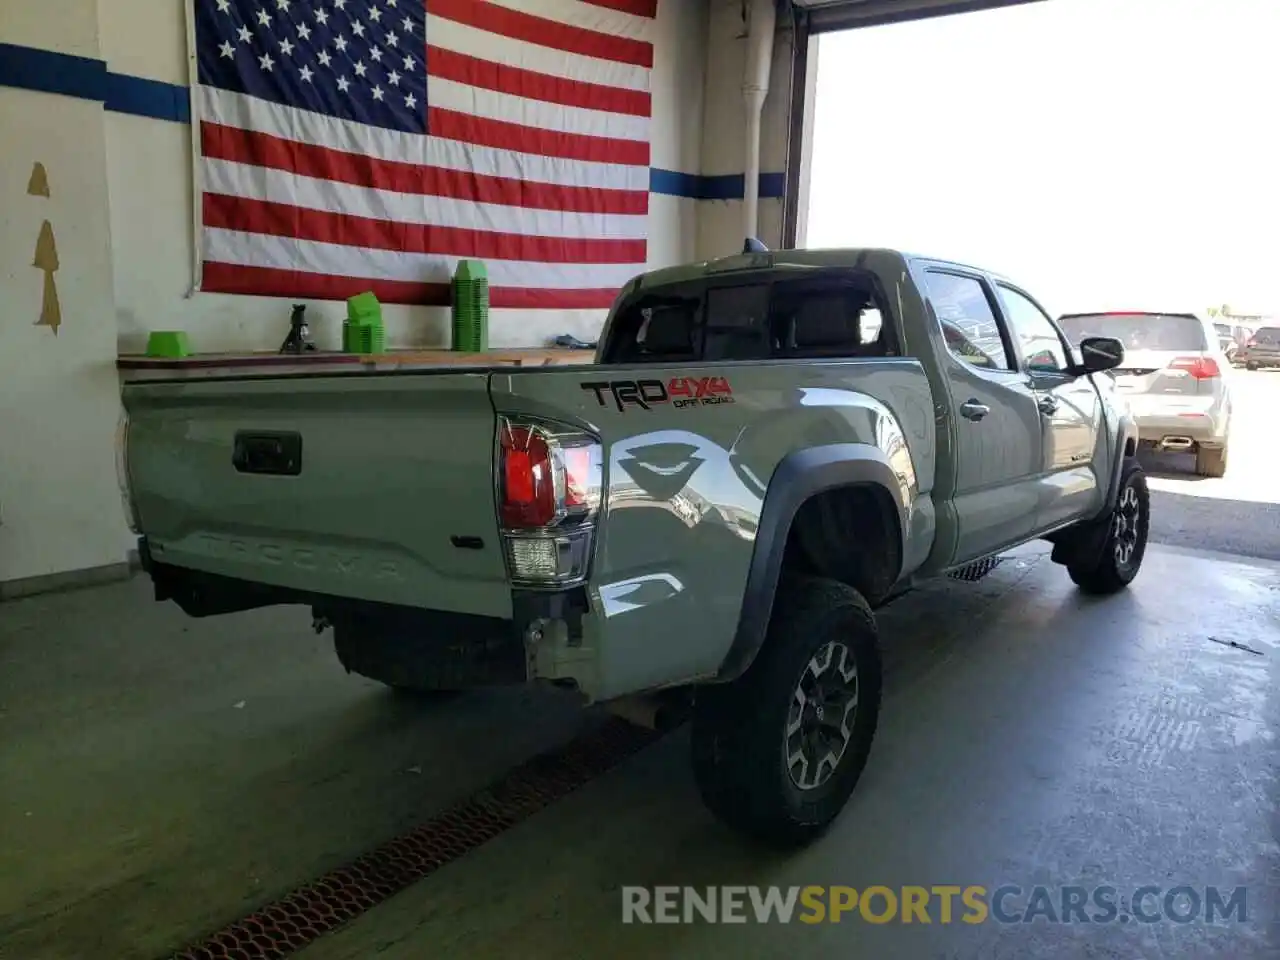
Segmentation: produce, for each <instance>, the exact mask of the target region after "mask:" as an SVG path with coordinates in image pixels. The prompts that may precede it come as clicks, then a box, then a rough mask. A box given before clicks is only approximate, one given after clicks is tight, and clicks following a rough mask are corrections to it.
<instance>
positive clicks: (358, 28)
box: [351, 20, 364, 37]
mask: <svg viewBox="0 0 1280 960" xmlns="http://www.w3.org/2000/svg"><path fill="white" fill-rule="evenodd" d="M351 32H352V33H354V34H355V35H356V36H357V37H363V36H364V24H363V23H361V22H360V21H359V20H356V21H353V22H352V24H351Z"/></svg>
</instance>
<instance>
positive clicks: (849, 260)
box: [631, 247, 1012, 290]
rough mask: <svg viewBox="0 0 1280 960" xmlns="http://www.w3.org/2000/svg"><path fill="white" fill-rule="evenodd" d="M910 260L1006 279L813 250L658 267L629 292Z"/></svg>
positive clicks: (879, 252) (875, 250)
mask: <svg viewBox="0 0 1280 960" xmlns="http://www.w3.org/2000/svg"><path fill="white" fill-rule="evenodd" d="M913 260H923V261H928V262H929V263H933V264H939V265H943V266H952V267H959V268H961V269H965V270H976V271H978V272H980V273H985V274H987V275H989V276H993V277H997V278H998V279H1001V280H1006V279H1007V278H1006V277H1003V276H1000V275H999V274H997V273H994V272H993V271H991V270H987V269H985V268H982V267H976V266H973V265H972V264H963V263H958V262H956V261H952V260H946V259H943V258H941V257H929V256H924V255H922V254H918V253H910V252H907V251H904V250H893V249H889V248H887V247H831V248H824V249H816V250H765V251H760V252H755V253H738V254H734V255H732V256H728V257H718V258H716V259H714V260H703V261H699V262H696V263H684V264H680V265H678V266H673V267H660V268H658V269H657V270H651V271H649V272H648V273H644V274H641V275H640V276H639V277H637V278H636V279H635V280H633V281H632V284H633V286H632V287H631V290H635V289H638V288H639V287H653V286H663V285H665V284H668V283H679V282H682V281H687V280H697V279H699V278H702V277H707V276H712V275H715V274H721V273H732V272H735V271H738V270H763V269H769V268H770V267H784V268H785V267H796V268H801V269H804V268H809V269H815V270H818V269H823V268H830V267H865V266H869V265H870V264H869V261H871V262H875V261H878V262H879V265H881V266H886V265H905V264H906V263H907V262H909V261H913ZM1010 282H1012V281H1010Z"/></svg>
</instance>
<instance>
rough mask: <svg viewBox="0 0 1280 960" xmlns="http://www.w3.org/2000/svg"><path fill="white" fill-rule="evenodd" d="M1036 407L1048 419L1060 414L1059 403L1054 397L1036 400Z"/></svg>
mask: <svg viewBox="0 0 1280 960" xmlns="http://www.w3.org/2000/svg"><path fill="white" fill-rule="evenodd" d="M1036 406H1037V407H1039V408H1040V412H1041V413H1043V414H1044V415H1045V416H1046V417H1051V416H1053V415H1054V414H1055V413H1057V412H1058V401H1057V400H1055V399H1053V397H1040V398H1039V399H1037V400H1036Z"/></svg>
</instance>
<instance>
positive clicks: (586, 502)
mask: <svg viewBox="0 0 1280 960" xmlns="http://www.w3.org/2000/svg"><path fill="white" fill-rule="evenodd" d="M591 454H592V448H591V447H568V448H566V449H565V451H564V503H565V506H567V507H570V508H573V507H587V506H591V501H592V493H593V486H594V484H595V478H594V477H593V476H592V456H591Z"/></svg>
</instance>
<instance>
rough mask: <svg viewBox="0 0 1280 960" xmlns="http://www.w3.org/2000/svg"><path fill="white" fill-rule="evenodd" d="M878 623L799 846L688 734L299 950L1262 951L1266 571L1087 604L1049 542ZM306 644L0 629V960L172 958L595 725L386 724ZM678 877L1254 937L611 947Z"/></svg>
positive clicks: (141, 604) (883, 934) (285, 628)
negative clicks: (756, 839) (907, 892)
mask: <svg viewBox="0 0 1280 960" xmlns="http://www.w3.org/2000/svg"><path fill="white" fill-rule="evenodd" d="M882 625H883V626H882V629H883V634H884V637H885V641H886V643H885V645H886V648H887V657H888V675H887V681H886V682H887V699H886V703H885V712H884V715H883V719H882V726H881V733H880V735H879V737H878V739H877V742H876V746H875V749H874V751H873V753H872V758H871V762H870V765H869V767H868V770H867V773H866V775H865V777H864V779H863V781H862V784H861V785H860V787H859V790H858V791H857V793H856V794H855V797H854V800H853V802H852V803H851V804H850V807H849V809H848V810H847V811H846V813H845V815H844V816H843V817H842V819H841V820H840V821H839V822H838V823H837V825H836V827H835V829H834V830H833V832H832V833H831V835H830V836H829V837H827V838H826V839H825V841H823V842H822V843H820V844H818V845H817V846H815V847H813V848H811V849H809V850H808V851H805V852H802V853H799V854H795V855H792V856H790V857H782V856H779V855H776V854H770V853H765V852H762V851H760V850H757V849H752V848H749V847H746V846H744V845H743V844H741V843H740V842H739V841H738V840H737V839H736V838H735V837H733V836H732V835H730V834H728V833H727V832H725V831H724V830H723V829H721V828H720V827H719V826H718V825H717V824H715V823H714V822H713V821H711V819H710V818H709V816H708V815H707V814H706V813H705V812H704V811H703V809H702V807H701V806H700V805H699V803H698V800H697V797H696V795H695V791H694V787H693V784H692V781H691V777H690V774H689V772H688V769H687V765H686V752H687V733H686V732H684V731H677V732H675V733H673V734H670V735H668V736H667V737H665V738H663V739H662V740H660V741H658V742H657V743H656V744H655V745H653V746H650V747H649V748H647V749H645V750H643V751H642V752H640V753H639V754H637V755H636V756H633V757H632V758H631V759H629V760H627V761H626V762H625V763H624V764H623V765H622V766H621V767H619V768H617V769H615V770H614V771H612V772H610V773H607V774H605V775H604V776H602V777H600V778H599V779H596V780H594V781H593V782H591V783H589V784H587V785H586V786H585V787H583V788H581V789H580V790H578V791H577V792H576V793H573V794H572V795H570V796H569V797H567V798H566V799H564V800H562V801H560V802H558V803H556V804H554V805H552V806H551V807H549V808H548V809H546V810H544V811H543V812H541V813H539V814H537V815H535V816H534V817H532V818H531V819H529V820H527V821H525V822H524V823H522V824H520V825H518V826H516V827H514V828H513V829H511V830H510V831H508V832H506V833H504V834H502V835H501V836H498V837H497V838H496V839H494V840H492V841H490V842H489V843H488V844H486V845H484V846H482V847H480V848H479V849H477V850H475V851H473V852H471V853H470V854H467V855H465V856H464V857H462V858H461V859H459V860H457V861H455V862H453V863H451V864H448V865H446V866H445V867H443V868H442V869H440V870H438V871H437V872H435V873H434V874H432V875H430V876H428V877H427V878H425V879H424V880H422V881H421V882H419V883H417V884H415V885H414V886H412V887H410V888H409V889H408V890H406V891H404V892H402V893H400V894H399V895H397V896H395V897H393V898H392V899H390V900H389V901H387V902H385V903H383V904H381V905H380V906H376V907H374V908H373V909H372V910H370V911H369V912H367V913H365V914H364V915H363V916H361V917H359V918H357V919H355V920H354V921H353V922H351V923H350V924H348V925H347V926H345V927H344V928H342V929H340V930H339V931H337V932H336V933H332V934H329V935H327V936H325V937H323V938H321V939H320V940H318V941H316V942H315V943H314V944H312V945H311V946H309V947H307V948H305V949H304V950H303V951H302V952H301V953H299V954H297V956H299V957H302V958H304V960H321V958H324V960H336V958H353V960H354V958H366V957H370V956H374V955H376V956H379V957H383V958H386V960H409V958H415V960H416V958H420V957H423V956H427V955H430V956H433V957H468V958H471V957H495V958H497V957H502V958H506V957H511V956H519V957H522V958H534V957H563V956H582V957H590V956H605V955H616V956H627V957H631V956H634V957H643V956H662V957H670V956H681V957H685V956H687V957H691V958H693V957H697V958H702V957H706V956H725V957H739V956H756V957H772V956H780V955H795V954H796V953H797V952H799V954H800V955H802V956H810V955H813V956H817V955H824V956H825V955H831V956H835V955H839V956H843V957H863V956H865V957H882V956H894V957H951V958H962V957H963V958H968V957H973V958H979V957H981V958H990V957H1004V956H1008V957H1027V956H1037V957H1043V956H1055V957H1056V956H1061V957H1072V958H1075V957H1125V958H1129V957H1136V956H1143V957H1153V956H1173V955H1177V956H1179V957H1188V956H1229V957H1233V958H1246V957H1262V956H1276V955H1277V953H1276V951H1277V950H1278V949H1280V924H1277V923H1276V920H1277V918H1280V912H1277V906H1278V904H1277V891H1278V890H1280V846H1277V842H1276V838H1277V833H1276V831H1277V826H1278V825H1280V820H1278V819H1277V802H1278V801H1280V785H1278V783H1277V774H1278V773H1280V741H1278V740H1277V738H1276V734H1277V732H1280V696H1277V690H1280V686H1278V685H1277V680H1278V679H1280V678H1278V677H1277V661H1280V564H1276V563H1272V562H1268V561H1261V560H1254V561H1249V563H1248V565H1245V564H1243V563H1237V562H1229V561H1224V560H1223V559H1222V558H1221V557H1219V556H1208V555H1199V554H1195V553H1191V552H1187V551H1185V550H1180V549H1171V548H1165V547H1156V546H1153V547H1152V549H1151V551H1150V552H1149V554H1148V559H1147V565H1146V567H1145V568H1144V570H1143V572H1142V575H1141V577H1140V579H1139V581H1138V582H1137V583H1136V584H1135V585H1134V588H1133V589H1132V590H1131V591H1130V592H1128V593H1126V594H1123V595H1120V596H1117V597H1114V598H1110V599H1107V600H1104V601H1090V600H1087V599H1085V598H1082V597H1081V596H1080V595H1078V594H1077V593H1076V592H1075V590H1074V589H1073V588H1072V587H1071V585H1070V583H1069V581H1068V580H1067V578H1066V576H1065V574H1064V572H1063V571H1062V570H1061V569H1060V568H1058V567H1056V566H1054V565H1053V564H1051V563H1050V562H1049V561H1048V558H1047V556H1045V554H1044V551H1043V549H1042V548H1041V547H1040V546H1038V545H1037V546H1032V547H1027V548H1024V549H1022V550H1020V551H1018V552H1016V553H1015V554H1014V555H1013V557H1012V558H1011V559H1009V560H1007V561H1006V562H1005V563H1004V564H1003V565H1001V566H1000V567H998V568H997V569H996V570H995V572H993V573H992V574H991V575H990V576H988V577H987V578H986V579H985V580H983V581H981V582H980V583H977V584H962V583H954V582H947V583H942V584H939V585H936V586H932V587H930V588H928V589H926V590H923V591H920V592H917V593H916V594H913V595H910V596H908V597H905V598H903V599H902V600H900V601H898V602H897V603H895V604H894V605H892V606H891V607H889V608H888V609H886V610H885V611H883V614H882ZM308 626H309V621H308V618H307V616H306V614H305V612H304V611H301V610H289V609H278V610H268V611H258V612H254V613H249V614H241V615H236V616H231V617H225V618H221V619H213V620H206V621H191V620H187V619H185V618H184V617H182V615H181V614H180V613H179V612H178V611H177V610H176V608H173V607H172V606H170V605H157V604H153V603H151V602H150V599H149V595H148V591H147V585H146V583H145V582H144V581H143V580H135V581H133V582H131V583H127V584H120V585H115V586H111V587H104V588H97V589H93V590H85V591H81V592H78V593H71V594H64V595H60V596H49V597H43V598H33V599H30V600H25V601H21V602H16V603H12V604H7V605H5V606H3V607H0V784H3V788H2V789H0V838H3V839H2V842H0V956H2V957H4V958H5V960H10V958H21V960H26V958H39V960H55V958H84V957H103V958H106V957H110V958H117V957H118V958H133V957H138V958H149V957H158V956H163V955H165V954H166V953H167V952H169V951H173V950H176V949H178V948H181V947H182V946H184V945H185V944H187V943H189V942H191V941H195V940H199V939H201V938H203V937H204V936H206V935H207V934H209V933H211V932H212V931H214V930H216V929H218V928H220V927H221V926H223V925H224V924H226V923H228V922H231V921H233V920H236V919H237V918H239V917H241V916H242V915H244V914H245V913H247V912H249V911H250V910H252V909H253V908H255V907H257V906H259V905H261V904H262V903H265V902H267V901H269V900H272V899H273V898H276V897H279V896H281V895H282V894H284V893H286V892H287V891H289V890H290V889H292V888H294V887H296V886H298V885H299V884H302V883H304V882H306V881H309V880H311V879H313V878H314V877H316V876H317V875H319V874H321V873H323V872H324V871H325V870H327V869H329V868H332V867H334V866H336V865H339V864H341V863H344V862H346V861H348V860H350V859H351V858H352V857H354V856H356V855H357V854H359V853H361V852H363V851H365V850H368V849H369V848H371V847H373V846H375V845H377V844H378V843H380V842H382V841H384V840H386V839H387V838H389V837H392V836H395V835H397V834H399V833H401V832H403V831H405V830H406V829H408V828H409V827H411V826H413V825H414V824H417V823H420V822H422V821H424V820H427V819H429V818H430V817H431V816H432V815H433V814H435V813H436V812H438V811H440V810H441V809H443V808H444V807H445V806H447V805H448V804H450V803H452V802H454V801H456V800H458V799H460V798H462V797H465V796H467V795H468V794H470V793H472V792H474V791H475V790H477V789H478V788H480V787H481V786H483V785H484V784H486V783H488V782H490V781H492V780H493V779H494V778H495V777H498V776H500V775H501V774H502V772H503V771H505V770H507V769H508V768H510V767H511V766H513V765H514V764H516V763H518V762H519V761H520V760H522V759H524V758H526V757H529V756H531V755H532V754H534V753H536V752H538V751H539V750H542V749H544V748H548V747H553V746H555V745H557V744H560V743H563V742H565V741H567V740H570V739H572V738H573V737H574V736H575V735H576V734H578V733H579V732H581V731H582V730H584V729H586V728H588V727H590V726H591V725H592V723H593V722H594V721H593V718H592V717H591V716H588V715H583V714H582V713H580V712H579V711H577V710H576V708H575V707H574V705H573V704H572V703H571V702H569V701H567V700H565V699H563V698H560V697H558V696H551V695H543V694H536V695H535V694H533V693H529V692H524V691H513V692H500V693H492V694H484V695H481V694H477V695H472V696H467V697H464V698H462V699H460V700H457V701H455V702H452V703H446V704H436V705H433V706H431V705H422V704H414V703H404V702H400V701H398V700H397V699H396V698H395V697H393V696H391V695H389V694H388V693H386V692H384V691H383V690H382V689H381V688H379V687H377V686H375V685H372V684H369V683H367V682H365V681H363V680H360V679H357V678H353V677H348V676H347V675H345V674H344V673H343V672H342V670H341V669H340V668H339V667H338V665H337V663H336V661H335V660H334V659H333V657H332V655H331V652H330V650H329V647H328V641H327V638H324V637H317V636H315V635H313V634H312V633H311V632H310V630H309V628H308ZM1229 642H1235V643H1237V644H1239V646H1237V647H1233V646H1228V645H1226V643H1229ZM686 883H687V884H695V885H699V886H705V885H708V884H759V885H766V884H779V885H784V886H789V885H809V884H847V885H851V886H854V887H858V888H862V887H866V886H868V885H872V884H883V885H886V886H889V887H893V888H896V887H899V886H901V885H904V884H913V885H916V884H918V885H923V886H932V885H936V884H957V885H961V886H964V885H969V884H981V885H985V886H986V887H987V888H988V890H992V889H994V888H995V887H998V886H1000V885H1002V884H1017V885H1019V886H1021V887H1023V888H1024V890H1029V889H1030V888H1031V887H1032V886H1034V885H1035V884H1045V885H1050V886H1054V885H1064V884H1079V885H1083V886H1086V887H1092V886H1095V885H1098V884H1112V885H1115V886H1116V887H1118V888H1120V890H1121V891H1124V890H1126V889H1132V888H1135V887H1138V886H1141V885H1144V884H1152V885H1158V886H1160V887H1161V888H1163V889H1166V890H1167V889H1170V888H1172V887H1174V886H1178V885H1182V884H1189V885H1191V886H1194V887H1199V888H1202V889H1203V887H1205V886H1207V885H1219V886H1223V887H1226V888H1228V891H1229V889H1230V888H1233V887H1235V886H1238V885H1245V886H1247V887H1248V891H1247V914H1246V916H1247V920H1246V922H1245V923H1238V922H1230V923H1222V922H1219V923H1218V924H1216V925H1214V926H1209V925H1206V924H1204V923H1202V922H1197V923H1192V924H1187V925H1181V924H1176V923H1173V922H1170V921H1164V922H1160V923H1155V924H1151V925H1147V924H1137V923H1128V924H1122V923H1119V922H1117V923H1113V924H1110V925H1097V924H1093V925H1081V924H1079V923H1075V924H1056V925H1055V924H1049V923H1046V922H1044V921H1043V920H1040V921H1037V922H1035V923H1033V924H1021V925H1003V924H999V923H996V922H995V921H994V920H988V922H986V923H985V924H981V925H978V926H970V925H966V924H961V923H954V924H951V925H942V924H939V923H934V924H933V925H931V926H921V925H919V924H915V925H910V926H904V925H901V924H898V923H891V924H886V925H882V926H876V925H871V924H868V923H865V922H863V921H861V920H858V919H856V918H853V919H851V918H849V917H846V918H845V920H844V922H842V923H840V924H834V925H833V924H823V925H818V926H806V925H802V924H798V923H793V924H791V925H789V926H782V925H772V926H766V927H760V926H757V925H755V924H749V925H745V926H724V925H721V926H710V925H706V924H697V925H692V926H685V925H677V926H648V927H643V926H626V927H624V926H622V925H621V899H620V896H621V895H620V891H619V886H620V885H623V884H648V885H654V884H686ZM1055 897H1056V893H1055ZM1121 905H1122V907H1123V906H1125V902H1124V901H1123V900H1122V902H1121ZM935 916H936V913H935Z"/></svg>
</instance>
